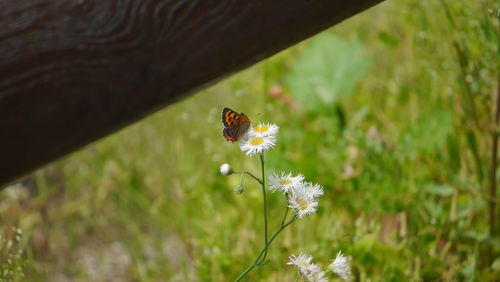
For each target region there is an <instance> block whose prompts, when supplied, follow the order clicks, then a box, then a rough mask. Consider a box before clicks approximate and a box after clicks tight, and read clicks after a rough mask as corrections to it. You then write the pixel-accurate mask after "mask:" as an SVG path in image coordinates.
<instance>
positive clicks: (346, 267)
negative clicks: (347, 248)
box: [328, 251, 352, 281]
mask: <svg viewBox="0 0 500 282" xmlns="http://www.w3.org/2000/svg"><path fill="white" fill-rule="evenodd" d="M351 260H352V258H351V257H345V256H344V255H343V254H342V251H339V252H338V253H337V257H336V258H335V260H333V261H332V263H331V264H330V265H329V266H328V268H329V269H330V270H331V271H332V272H333V273H336V274H337V275H338V276H340V277H341V278H342V279H344V280H345V281H347V280H349V277H350V276H351V265H350V262H351Z"/></svg>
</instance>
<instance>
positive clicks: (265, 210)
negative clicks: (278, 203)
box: [259, 153, 268, 263]
mask: <svg viewBox="0 0 500 282" xmlns="http://www.w3.org/2000/svg"><path fill="white" fill-rule="evenodd" d="M264 163H265V162H264V153H261V154H260V166H261V170H262V182H261V185H262V196H263V197H264V246H265V247H264V250H265V251H264V257H263V258H262V260H261V261H260V262H263V261H264V260H265V259H266V257H267V245H268V242H267V197H266V174H265V169H264ZM260 262H259V263H260Z"/></svg>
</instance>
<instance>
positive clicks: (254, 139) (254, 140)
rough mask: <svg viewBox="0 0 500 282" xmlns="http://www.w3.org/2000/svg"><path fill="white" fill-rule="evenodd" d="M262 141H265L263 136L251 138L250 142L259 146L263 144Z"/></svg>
mask: <svg viewBox="0 0 500 282" xmlns="http://www.w3.org/2000/svg"><path fill="white" fill-rule="evenodd" d="M262 143H264V138H261V137H256V138H253V139H252V140H250V144H251V145H252V146H259V145H262Z"/></svg>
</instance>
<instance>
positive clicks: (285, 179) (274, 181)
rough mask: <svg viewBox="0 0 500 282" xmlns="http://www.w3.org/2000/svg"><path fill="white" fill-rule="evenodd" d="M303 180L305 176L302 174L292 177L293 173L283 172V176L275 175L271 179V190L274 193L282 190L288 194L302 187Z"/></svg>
mask: <svg viewBox="0 0 500 282" xmlns="http://www.w3.org/2000/svg"><path fill="white" fill-rule="evenodd" d="M303 180H304V176H303V175H302V174H298V175H297V176H292V174H291V173H288V174H285V173H284V172H282V173H281V175H279V174H277V173H275V174H273V175H271V176H270V177H269V184H270V187H269V190H270V191H273V192H274V191H276V190H281V191H282V192H283V193H288V192H291V191H292V190H293V189H295V188H296V187H298V186H299V185H301V183H302V181H303Z"/></svg>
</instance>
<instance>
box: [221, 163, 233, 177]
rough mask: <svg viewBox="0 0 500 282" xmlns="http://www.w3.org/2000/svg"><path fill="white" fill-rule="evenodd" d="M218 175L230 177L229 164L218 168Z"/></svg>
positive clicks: (231, 172) (231, 171)
mask: <svg viewBox="0 0 500 282" xmlns="http://www.w3.org/2000/svg"><path fill="white" fill-rule="evenodd" d="M220 174H222V175H231V174H233V169H232V168H231V165H230V164H223V165H221V166H220Z"/></svg>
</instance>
